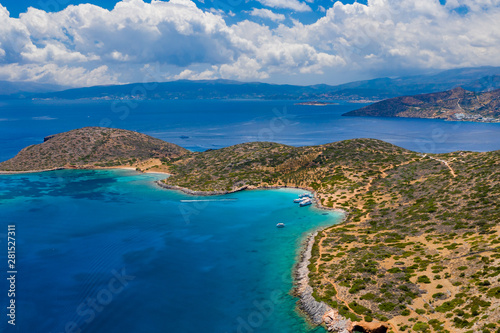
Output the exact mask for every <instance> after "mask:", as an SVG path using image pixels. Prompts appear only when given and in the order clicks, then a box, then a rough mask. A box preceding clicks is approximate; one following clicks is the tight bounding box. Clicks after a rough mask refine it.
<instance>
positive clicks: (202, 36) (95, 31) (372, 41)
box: [0, 0, 500, 86]
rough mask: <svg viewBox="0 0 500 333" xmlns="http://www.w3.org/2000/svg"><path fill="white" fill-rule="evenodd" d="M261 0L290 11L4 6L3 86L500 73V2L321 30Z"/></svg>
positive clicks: (328, 15)
mask: <svg viewBox="0 0 500 333" xmlns="http://www.w3.org/2000/svg"><path fill="white" fill-rule="evenodd" d="M259 1H260V2H261V3H262V4H263V5H264V6H266V7H270V8H280V13H275V12H273V11H272V10H270V9H267V8H261V9H253V10H252V11H250V12H249V14H250V19H249V20H241V19H240V20H238V19H237V18H238V15H241V14H236V16H232V15H234V13H225V14H224V13H223V12H221V11H220V10H202V9H200V8H198V7H197V6H196V4H195V3H194V2H193V1H190V0H170V1H158V0H152V1H151V3H147V2H144V1H143V0H124V1H121V2H118V3H117V4H116V6H115V7H114V8H113V9H112V10H106V9H103V8H101V7H99V6H95V5H91V4H81V5H78V6H68V7H67V8H65V9H64V10H61V11H59V12H51V13H48V12H45V11H42V10H39V9H34V8H29V10H28V11H27V12H26V13H23V14H21V15H20V17H19V18H13V17H11V16H10V14H9V12H8V11H7V9H6V8H5V7H3V6H2V5H0V23H1V24H0V79H2V80H12V81H23V80H24V81H38V82H50V83H59V84H64V85H72V86H88V85H95V84H112V83H125V82H133V81H136V82H138V81H144V80H147V79H148V78H149V76H148V77H147V78H146V76H145V75H146V74H145V73H146V72H148V71H151V69H152V68H153V67H151V66H152V65H151V64H157V65H158V66H156V65H155V68H156V67H158V68H162V69H163V71H161V72H160V71H159V70H155V80H161V79H213V78H228V79H240V80H270V81H272V80H273V78H275V77H280V78H285V77H286V78H290V80H292V81H294V80H295V82H297V81H298V82H301V81H300V78H301V77H314V78H315V80H316V82H318V81H322V82H325V81H326V82H328V80H329V78H332V77H336V76H337V74H338V73H352V74H353V75H354V74H355V73H358V77H359V73H365V75H366V73H375V74H383V75H395V74H397V73H399V72H402V71H405V70H413V71H416V70H421V69H430V68H432V69H448V68H455V67H467V66H471V67H472V66H484V65H492V66H500V57H498V54H500V29H497V27H499V23H498V22H500V0H448V1H447V2H446V4H445V5H441V4H440V2H439V0H419V1H414V0H369V1H368V4H367V5H364V4H360V3H354V4H343V3H341V2H335V3H334V4H333V5H332V6H331V7H330V8H325V10H326V12H325V13H324V14H322V15H323V17H321V18H320V19H318V20H317V21H316V22H313V23H311V24H304V23H301V22H300V21H298V20H296V19H294V15H296V14H294V13H293V12H306V11H310V10H311V8H310V7H309V5H308V4H307V3H311V2H312V1H309V2H302V1H299V0H259ZM323 5H324V4H323ZM318 8H320V7H318ZM320 9H321V8H320ZM286 11H287V12H286ZM282 13H285V14H282ZM287 13H289V14H287ZM245 15H246V14H245ZM285 15H286V16H285ZM254 17H259V18H265V19H266V21H261V20H260V19H259V20H256V21H259V22H264V23H256V22H253V21H252V18H254ZM286 17H289V18H291V20H290V22H291V23H288V24H285V22H287V21H286ZM229 18H230V20H231V22H232V23H231V24H229V23H227V22H226V20H229ZM267 20H270V21H267ZM271 21H272V22H271ZM228 22H229V21H228ZM273 22H274V23H273ZM275 22H278V25H276V23H275ZM148 66H150V67H148ZM148 75H149V74H148ZM348 79H349V78H348V77H346V78H345V79H344V81H346V80H348Z"/></svg>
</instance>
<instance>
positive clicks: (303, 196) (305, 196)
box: [299, 193, 312, 199]
mask: <svg viewBox="0 0 500 333" xmlns="http://www.w3.org/2000/svg"><path fill="white" fill-rule="evenodd" d="M299 198H302V199H303V198H312V195H311V194H309V193H302V194H299Z"/></svg>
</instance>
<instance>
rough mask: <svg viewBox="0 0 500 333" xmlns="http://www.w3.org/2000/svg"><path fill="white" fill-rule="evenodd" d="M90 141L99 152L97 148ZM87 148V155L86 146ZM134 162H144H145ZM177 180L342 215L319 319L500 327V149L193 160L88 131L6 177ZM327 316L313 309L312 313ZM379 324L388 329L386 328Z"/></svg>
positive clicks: (411, 326) (323, 150) (316, 285)
mask: <svg viewBox="0 0 500 333" xmlns="http://www.w3.org/2000/svg"><path fill="white" fill-rule="evenodd" d="M86 143H88V144H86ZM87 146H88V147H87ZM134 159H135V161H134ZM151 159H155V160H156V161H159V162H158V163H159V164H154V165H151V166H149V167H144V168H143V170H148V169H149V170H152V169H153V168H162V170H165V171H166V172H169V173H171V174H172V176H171V177H169V178H167V179H165V180H164V181H162V184H163V185H164V186H167V187H175V188H185V189H189V190H192V191H202V192H208V191H210V192H212V193H221V192H222V193H223V192H227V191H234V190H238V189H243V188H267V187H300V188H304V189H309V190H311V191H314V192H315V195H316V201H317V204H318V205H319V206H320V207H324V208H330V209H343V210H344V211H346V212H347V213H348V214H347V216H346V220H345V222H344V223H342V224H340V225H334V226H331V227H328V228H326V229H324V230H322V231H319V232H318V233H317V235H316V236H315V237H314V239H313V240H312V242H311V244H310V246H309V248H310V251H309V255H308V256H305V258H306V259H307V260H308V262H307V264H308V265H307V269H308V274H306V275H307V278H308V283H309V286H310V287H311V288H312V297H313V298H314V300H315V301H316V302H318V303H319V304H322V306H321V307H317V308H316V310H311V309H309V310H308V309H305V310H306V311H308V314H309V315H310V317H311V318H312V317H314V316H316V317H318V315H319V318H322V319H323V320H324V321H325V323H326V324H327V326H328V328H329V329H330V330H332V331H335V330H337V331H339V330H338V329H337V328H335V325H334V324H332V320H333V319H332V318H334V319H335V322H336V323H338V322H347V323H348V322H351V323H355V325H354V324H351V326H350V327H351V329H352V328H353V327H356V326H357V327H358V328H359V327H361V328H363V327H366V328H368V327H382V325H384V326H385V327H387V328H388V331H392V332H464V333H465V332H498V331H499V330H500V324H499V320H500V279H499V278H500V225H499V221H500V207H499V205H498V203H499V202H500V173H499V172H498V170H500V151H493V152H485V153H474V152H454V153H448V154H439V155H437V154H419V153H416V152H412V151H409V150H406V149H403V148H400V147H397V146H394V145H392V144H389V143H386V142H383V141H379V140H374V139H355V140H346V141H341V142H335V143H330V144H325V145H320V146H310V147H291V146H286V145H282V144H278V143H271V142H252V143H244V144H239V145H235V146H231V147H227V148H222V149H218V150H209V151H205V152H188V151H187V150H185V149H183V148H181V147H178V146H176V145H172V144H168V143H165V142H163V141H161V140H157V139H154V138H151V137H148V136H145V135H142V134H139V133H135V132H130V131H123V130H114V129H105V128H98V127H92V128H84V129H80V130H75V131H70V132H67V133H62V134H58V135H56V136H54V137H53V138H49V139H48V140H47V141H46V142H44V143H41V144H39V145H34V146H30V147H28V148H25V149H23V150H22V151H21V152H20V153H19V154H18V155H17V156H16V157H14V158H13V159H11V160H9V161H6V162H3V163H0V170H2V171H28V170H41V169H50V168H89V167H94V166H96V167H100V166H102V165H103V164H104V166H106V165H109V166H113V167H124V166H131V165H136V163H141V162H145V161H148V160H151ZM319 309H320V310H321V311H324V313H319V314H318V313H312V312H313V311H316V312H317V311H320V310H319ZM377 325H378V326H377Z"/></svg>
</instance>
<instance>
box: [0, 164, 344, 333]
mask: <svg viewBox="0 0 500 333" xmlns="http://www.w3.org/2000/svg"><path fill="white" fill-rule="evenodd" d="M163 177H165V176H164V175H159V174H139V173H136V172H135V171H129V170H106V171H102V170H100V171H92V170H82V171H78V170H60V171H52V172H44V173H33V174H22V175H4V176H0V233H1V235H0V236H1V237H0V239H1V243H2V244H3V245H2V247H4V245H6V244H5V241H6V237H5V236H6V235H5V233H6V231H7V225H11V224H15V225H16V239H17V242H16V257H17V258H16V265H17V267H16V269H17V271H18V274H17V281H16V309H17V313H16V320H17V324H16V326H15V329H17V331H18V332H30V333H32V332H43V333H47V332H53V333H60V332H80V331H81V332H93V333H100V332H103V333H104V332H106V333H113V332H120V333H127V332H130V333H132V332H149V333H154V332H162V333H164V332H201V331H203V332H237V333H243V332H245V333H248V332H269V333H271V332H290V333H291V332H294V333H301V332H323V329H322V328H310V327H309V326H308V324H307V323H306V321H305V320H304V319H303V318H302V317H301V316H300V315H298V313H297V312H296V310H295V302H296V301H297V299H296V298H294V297H293V296H291V295H290V291H291V289H292V287H293V279H292V269H293V266H294V264H295V263H296V260H297V256H298V254H299V252H298V251H299V249H300V245H301V242H302V241H303V239H304V237H305V236H306V235H307V234H308V233H310V232H311V231H312V230H314V229H316V228H319V227H324V226H328V225H332V224H335V223H338V222H339V221H340V220H341V218H342V216H341V214H339V213H336V212H332V211H324V210H319V209H316V208H314V207H312V206H308V207H302V208H301V207H298V205H297V204H294V203H293V202H292V200H293V199H294V198H296V197H297V195H298V193H300V192H301V191H299V190H294V189H280V190H253V191H244V192H239V193H235V194H232V195H227V196H214V197H209V198H207V197H192V196H187V195H185V194H182V193H179V192H175V191H169V190H165V189H161V188H159V187H158V186H157V185H156V184H154V180H156V179H161V178H163ZM229 199H230V200H229ZM278 222H284V223H285V224H286V227H285V228H282V229H279V228H276V223H278ZM0 262H2V263H6V262H7V255H6V251H0ZM0 290H2V291H6V290H8V284H7V281H6V280H4V279H2V281H0ZM6 299H7V298H6V297H2V300H6ZM3 303H4V304H5V302H3ZM7 326H9V325H8V324H7V320H6V319H5V318H3V319H2V320H0V329H1V330H2V331H4V330H6V329H7Z"/></svg>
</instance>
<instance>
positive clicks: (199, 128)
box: [0, 100, 500, 160]
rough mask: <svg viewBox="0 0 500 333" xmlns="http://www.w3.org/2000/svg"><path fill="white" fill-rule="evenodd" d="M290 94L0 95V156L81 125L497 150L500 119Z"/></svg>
mask: <svg viewBox="0 0 500 333" xmlns="http://www.w3.org/2000/svg"><path fill="white" fill-rule="evenodd" d="M294 104H295V102H294V101H248V100H245V101H234V100H229V101H226V100H192V101H189V100H188V101H186V100H165V101H2V102H0V160H5V159H8V158H11V157H13V156H14V155H15V154H16V153H17V152H18V151H19V150H20V149H22V148H24V147H26V146H28V145H31V144H35V143H40V142H43V137H45V136H47V135H50V134H55V133H60V132H63V131H68V130H71V129H75V128H80V127H84V126H108V127H116V128H123V129H130V130H135V131H139V132H143V133H146V134H149V135H152V136H154V137H157V138H160V139H163V140H166V141H169V142H173V143H176V144H179V145H181V146H183V147H186V148H188V149H191V150H197V151H200V150H206V149H209V148H221V147H226V146H229V145H233V144H237V143H242V142H248V141H275V142H280V143H284V144H289V145H295V146H303V145H315V144H323V143H329V142H334V141H339V140H344V139H353V138H376V139H381V140H384V141H388V142H391V143H393V144H395V145H398V146H401V147H404V148H407V149H411V150H414V151H419V152H427V153H439V152H450V151H456V150H473V151H488V150H497V149H500V124H498V123H497V124H481V123H472V122H446V121H443V120H432V119H406V118H373V117H342V116H341V115H342V114H343V113H345V112H347V111H350V110H354V109H357V108H359V107H361V106H363V104H341V105H328V106H303V105H294Z"/></svg>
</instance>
